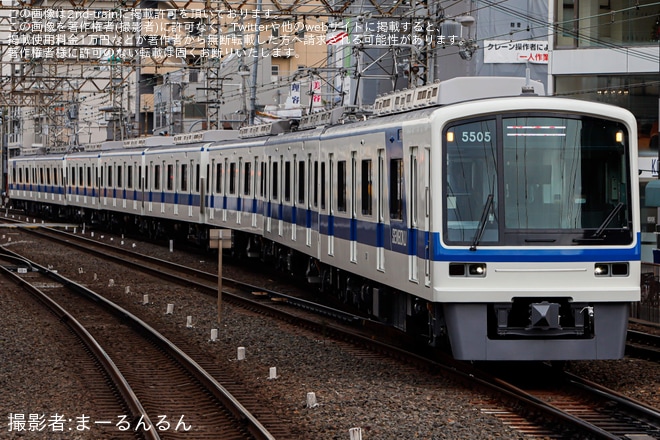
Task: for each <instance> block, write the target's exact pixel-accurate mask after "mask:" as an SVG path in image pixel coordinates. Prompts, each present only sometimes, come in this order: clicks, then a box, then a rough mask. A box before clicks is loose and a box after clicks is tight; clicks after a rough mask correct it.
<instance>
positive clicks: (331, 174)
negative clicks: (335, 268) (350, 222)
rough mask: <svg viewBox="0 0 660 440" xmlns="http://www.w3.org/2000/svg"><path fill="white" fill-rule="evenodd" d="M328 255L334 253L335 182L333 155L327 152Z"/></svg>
mask: <svg viewBox="0 0 660 440" xmlns="http://www.w3.org/2000/svg"><path fill="white" fill-rule="evenodd" d="M328 177H329V180H330V182H328V196H329V197H328V255H330V256H334V255H335V210H334V200H335V182H333V178H334V155H333V154H332V153H330V154H328Z"/></svg>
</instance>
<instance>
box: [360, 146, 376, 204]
mask: <svg viewBox="0 0 660 440" xmlns="http://www.w3.org/2000/svg"><path fill="white" fill-rule="evenodd" d="M372 174H373V172H372V165H371V159H363V160H362V167H361V170H360V175H361V176H362V185H361V187H362V194H361V199H362V214H363V215H371V214H373V199H372V197H373V196H372V195H373V191H372V185H373V182H372Z"/></svg>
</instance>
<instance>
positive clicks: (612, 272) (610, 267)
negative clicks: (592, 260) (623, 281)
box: [594, 262, 630, 277]
mask: <svg viewBox="0 0 660 440" xmlns="http://www.w3.org/2000/svg"><path fill="white" fill-rule="evenodd" d="M594 275H595V276H597V277H627V276H629V275H630V266H629V265H628V263H625V262H623V263H596V265H595V266H594Z"/></svg>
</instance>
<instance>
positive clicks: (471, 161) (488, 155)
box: [444, 119, 499, 243]
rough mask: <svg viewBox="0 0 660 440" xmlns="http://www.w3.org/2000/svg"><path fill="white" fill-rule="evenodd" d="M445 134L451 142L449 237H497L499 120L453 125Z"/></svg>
mask: <svg viewBox="0 0 660 440" xmlns="http://www.w3.org/2000/svg"><path fill="white" fill-rule="evenodd" d="M450 134H451V135H450ZM444 138H445V141H446V143H447V149H446V151H447V156H446V162H445V166H446V173H447V175H446V183H445V185H446V197H445V203H446V209H447V213H446V227H447V239H448V241H449V242H459V243H474V241H477V242H479V243H489V242H490V243H492V242H495V241H497V240H498V239H499V231H498V225H499V222H498V212H497V209H498V206H499V200H498V199H499V198H498V182H497V158H498V157H499V155H498V153H497V130H496V122H495V120H494V119H486V120H480V121H474V122H467V123H462V124H460V125H456V126H453V127H450V128H449V129H447V132H446V135H445V136H444ZM482 219H484V221H482Z"/></svg>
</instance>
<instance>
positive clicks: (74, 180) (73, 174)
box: [40, 167, 76, 186]
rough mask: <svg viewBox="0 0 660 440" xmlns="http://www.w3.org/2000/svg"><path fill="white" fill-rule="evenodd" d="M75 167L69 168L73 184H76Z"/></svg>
mask: <svg viewBox="0 0 660 440" xmlns="http://www.w3.org/2000/svg"><path fill="white" fill-rule="evenodd" d="M74 169H75V168H73V167H71V168H69V174H71V186H76V173H75V172H74ZM40 171H43V170H40Z"/></svg>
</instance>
